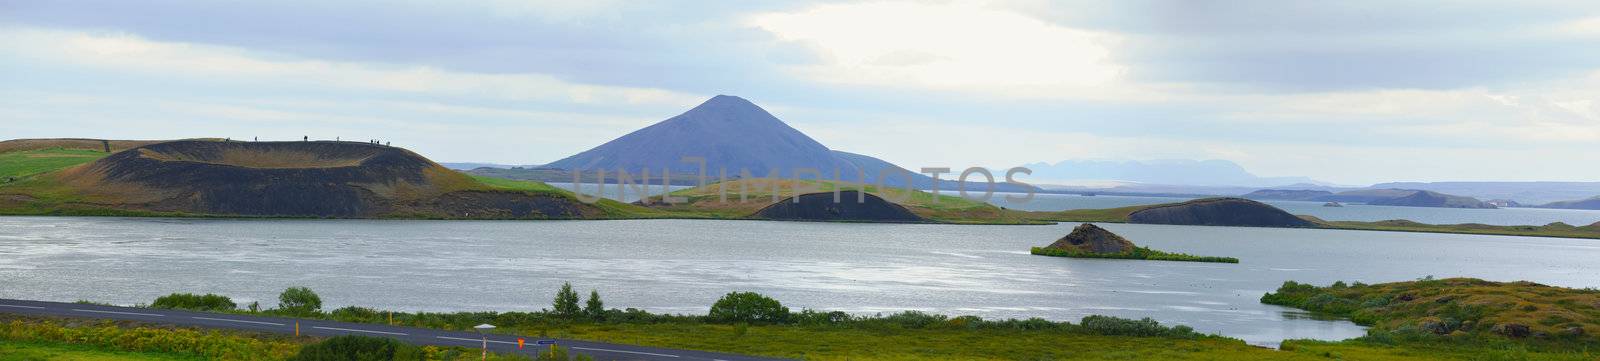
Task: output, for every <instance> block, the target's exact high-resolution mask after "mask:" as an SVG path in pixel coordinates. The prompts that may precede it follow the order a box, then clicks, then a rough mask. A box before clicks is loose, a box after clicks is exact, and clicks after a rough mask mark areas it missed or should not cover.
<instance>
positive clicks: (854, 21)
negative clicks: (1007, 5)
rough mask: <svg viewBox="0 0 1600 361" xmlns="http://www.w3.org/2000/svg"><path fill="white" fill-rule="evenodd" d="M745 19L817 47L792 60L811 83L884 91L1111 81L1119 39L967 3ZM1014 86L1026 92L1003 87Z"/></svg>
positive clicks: (842, 8) (824, 9)
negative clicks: (815, 58)
mask: <svg viewBox="0 0 1600 361" xmlns="http://www.w3.org/2000/svg"><path fill="white" fill-rule="evenodd" d="M747 22H748V23H749V24H750V25H752V26H755V27H757V28H760V29H763V30H766V31H768V32H771V33H772V34H773V35H775V36H776V37H777V38H778V39H780V40H782V41H787V42H797V43H803V44H806V45H808V46H810V47H811V48H812V49H815V50H816V51H818V52H820V53H821V54H819V55H820V56H821V57H822V59H821V61H820V62H819V63H816V64H805V65H796V66H791V67H790V70H791V71H792V72H793V74H795V75H797V76H800V77H803V78H806V79H811V80H815V81H821V82H827V83H838V84H852V85H871V86H883V87H889V88H917V87H928V88H935V89H942V90H963V91H965V90H977V91H990V92H996V91H1005V92H1006V93H1008V94H1020V95H1024V96H1026V94H1040V95H1043V94H1048V93H1041V92H1048V91H1073V92H1081V91H1082V90H1083V89H1086V88H1093V87H1098V86H1104V85H1108V84H1110V83H1112V82H1115V81H1116V80H1117V79H1118V77H1119V76H1120V75H1121V74H1122V73H1123V72H1124V71H1125V68H1124V67H1123V66H1122V65H1120V64H1117V63H1115V62H1114V61H1113V60H1112V56H1111V55H1112V54H1111V52H1112V50H1111V49H1112V45H1113V44H1114V43H1116V42H1117V37H1116V36H1114V35H1111V34H1104V33H1096V32H1091V31H1084V30H1078V29H1072V28H1068V27H1062V26H1057V25H1053V24H1050V23H1046V22H1044V21H1040V20H1038V19H1035V18H1031V17H1028V16H1026V15H1023V14H1019V13H1014V12H1009V11H1003V10H998V9H991V8H986V7H983V6H980V5H978V4H976V3H970V2H953V3H911V2H871V3H849V4H826V5H816V6H811V7H806V8H804V9H801V10H798V11H792V12H766V13H759V14H756V15H753V16H751V17H749V18H748V20H747ZM1016 87H1023V88H1027V89H1031V90H1032V91H1030V92H1013V91H1008V90H1010V89H1014V88H1016Z"/></svg>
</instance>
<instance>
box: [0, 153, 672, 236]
mask: <svg viewBox="0 0 1600 361" xmlns="http://www.w3.org/2000/svg"><path fill="white" fill-rule="evenodd" d="M66 143H71V142H66ZM94 143H96V144H98V141H95V142H94ZM0 144H4V145H6V146H7V147H5V148H4V149H10V150H11V151H6V152H0V171H3V173H0V214H10V215H89V216H269V217H305V216H314V217H357V218H368V217H373V218H439V219H456V218H470V219H485V218H489V219H502V218H518V219H523V218H581V219H615V218H644V217H662V216H663V215H661V213H662V212H660V211H658V210H651V209H648V208H644V207H637V206H632V205H627V204H621V203H618V202H613V201H601V202H599V203H597V204H593V205H589V204H584V203H581V202H579V201H578V199H577V198H576V197H575V196H573V195H572V194H571V193H570V192H567V191H565V190H560V189H556V188H554V187H551V186H549V185H546V184H543V183H538V182H521V181H509V180H501V179H494V178H480V177H472V176H468V175H466V174H462V173H460V172H456V171H453V170H449V169H446V168H443V167H440V166H438V165H437V164H435V163H433V162H431V161H429V160H427V159H426V158H423V157H421V156H420V155H416V154H414V153H411V152H409V151H406V150H404V149H400V148H392V147H384V146H380V145H371V144H366V143H357V142H260V143H257V142H222V141H178V142H167V143H157V144H149V145H144V146H140V147H139V148H136V149H134V150H130V151H123V152H118V153H113V154H111V155H107V154H105V153H103V152H97V151H93V150H83V149H72V148H64V147H60V145H62V144H65V143H63V141H58V140H38V141H32V140H24V141H8V142H0ZM112 144H114V145H115V144H130V142H113V143H112ZM69 145H70V144H69ZM38 146H52V147H49V148H40V149H32V148H36V147H38ZM259 199H265V200H266V201H260V200H259ZM324 210H326V212H328V213H323V212H324Z"/></svg>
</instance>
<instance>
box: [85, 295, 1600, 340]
mask: <svg viewBox="0 0 1600 361" xmlns="http://www.w3.org/2000/svg"><path fill="white" fill-rule="evenodd" d="M1427 282H1445V284H1449V282H1455V281H1454V280H1447V281H1427ZM1479 282H1481V281H1479ZM1285 287H1286V289H1284V290H1280V291H1279V292H1278V293H1275V294H1279V295H1282V296H1272V295H1269V296H1268V297H1264V298H1263V300H1264V302H1266V300H1267V299H1268V298H1273V297H1284V298H1282V299H1284V300H1290V301H1282V303H1274V304H1284V305H1288V306H1291V307H1301V308H1306V309H1308V310H1313V311H1318V312H1328V311H1329V310H1337V309H1339V308H1331V309H1330V308H1325V307H1326V305H1325V304H1323V303H1317V302H1306V301H1294V300H1300V299H1302V298H1304V299H1306V300H1310V299H1323V298H1327V297H1344V296H1317V295H1316V294H1312V295H1306V293H1308V291H1307V289H1306V287H1308V286H1305V285H1300V284H1297V283H1295V284H1292V286H1291V284H1286V285H1285ZM1360 287H1380V288H1393V287H1403V286H1397V284H1387V285H1376V286H1367V285H1361V286H1360ZM1355 288H1357V286H1342V287H1340V288H1339V289H1340V290H1346V289H1355ZM1316 289H1318V290H1322V289H1324V288H1316ZM1328 289H1331V288H1328ZM1397 289H1398V288H1397ZM1317 292H1322V291H1317ZM1338 292H1345V291H1338ZM1485 292H1486V293H1485V294H1492V293H1488V292H1487V291H1485ZM1530 292H1535V293H1537V292H1547V293H1548V292H1557V293H1561V292H1576V293H1574V295H1576V296H1571V295H1568V296H1552V297H1554V298H1550V299H1549V300H1547V301H1548V303H1549V304H1551V305H1560V304H1568V303H1572V304H1576V303H1573V302H1579V301H1582V300H1588V299H1587V298H1583V297H1589V296H1591V295H1592V293H1594V291H1584V290H1566V291H1551V290H1538V291H1530ZM1338 294H1343V293H1338ZM1423 294H1425V293H1423V292H1417V293H1415V296H1413V297H1419V298H1414V300H1420V299H1423V298H1420V297H1422V296H1421V295H1423ZM314 295H315V292H312V291H311V290H309V289H296V290H295V291H293V292H285V294H284V295H280V300H279V304H278V307H275V308H269V309H259V308H258V309H254V310H252V309H234V310H225V311H220V312H228V313H236V314H252V315H272V316H285V317H301V318H312V319H325V320H337V321H344V322H357V323H369V324H389V325H400V326H411V327H421V328H433V329H445V330H458V331H465V330H470V329H471V328H472V326H475V325H478V324H482V323H489V324H493V325H496V326H497V327H498V328H497V329H496V330H495V331H494V332H500V333H507V334H518V335H529V336H538V337H555V338H566V339H579V340H590V341H601V342H613V343H623V344H634V345H642V346H655V347H668V348H679V349H694V350H704V351H714V352H729V353H739V354H750V355H762V356H774V357H789V358H799V359H807V360H927V359H934V360H974V359H977V360H1045V359H1057V360H1070V359H1175V360H1219V359H1227V360H1326V359H1353V360H1459V359H1478V360H1593V359H1595V357H1596V356H1600V354H1597V353H1596V351H1589V350H1600V347H1595V346H1593V345H1592V344H1591V343H1583V342H1572V341H1562V340H1554V341H1549V342H1544V341H1539V342H1530V341H1531V340H1535V338H1527V339H1509V338H1506V337H1499V338H1491V337H1498V336H1494V335H1493V334H1488V335H1483V338H1478V337H1476V336H1474V337H1467V338H1462V337H1457V336H1424V335H1420V334H1417V333H1408V331H1405V329H1404V328H1403V327H1396V328H1393V329H1391V328H1387V327H1386V326H1383V325H1382V323H1381V322H1375V321H1371V322H1367V323H1365V324H1370V325H1373V326H1374V329H1373V331H1372V332H1371V334H1369V335H1368V336H1366V337H1362V338H1357V339H1352V340H1346V341H1337V342H1330V341H1312V340H1288V341H1285V342H1284V343H1283V345H1282V346H1281V350H1270V349H1264V348H1259V347H1254V346H1250V345H1247V344H1245V343H1244V342H1242V341H1239V340H1237V339H1232V338H1227V337H1222V336H1216V335H1205V334H1201V333H1198V332H1195V331H1194V330H1193V329H1190V328H1188V327H1185V326H1167V325H1162V324H1160V323H1158V322H1156V321H1154V320H1150V319H1142V320H1131V319H1123V318H1117V317H1108V316H1089V317H1085V318H1083V319H1082V320H1080V321H1079V322H1075V323H1074V322H1057V321H1049V320H1044V319H1038V318H1034V319H1026V320H1016V319H1008V320H985V319H982V318H978V317H971V316H960V317H950V316H944V315H937V314H928V313H923V312H916V311H906V312H900V313H894V314H889V315H870V316H863V315H852V314H848V313H844V312H828V311H817V310H799V311H794V310H790V309H789V308H787V307H785V306H783V305H782V304H781V303H780V302H779V301H778V300H775V299H772V298H770V297H766V296H763V295H760V294H757V293H750V292H732V293H729V294H727V295H725V296H724V297H722V298H720V299H718V300H716V301H715V302H713V303H712V305H711V307H710V311H709V312H708V313H707V314H704V315H678V314H657V313H651V312H646V311H643V310H638V309H631V308H629V309H615V308H606V307H605V303H604V301H602V300H601V298H600V293H599V292H598V291H595V290H590V291H589V292H587V295H584V294H583V293H580V292H578V291H577V290H576V289H574V288H573V287H572V286H571V285H570V284H564V285H563V286H562V287H561V288H560V289H559V290H557V291H556V292H555V296H554V297H553V298H544V297H549V296H544V297H535V299H538V298H543V299H544V300H546V301H545V302H549V303H548V304H549V305H550V308H548V309H545V310H541V311H535V312H453V313H430V312H417V313H411V312H391V311H381V310H377V309H372V308H365V307H356V306H351V307H342V308H337V309H333V310H322V309H321V307H320V306H321V299H320V297H316V298H313V297H312V296H314ZM546 295H548V294H546ZM1428 295H1429V296H1427V297H1428V298H1426V302H1427V303H1430V304H1433V303H1436V302H1437V299H1438V298H1437V297H1434V296H1435V295H1433V294H1428ZM211 296H212V298H216V297H223V296H215V295H211ZM199 297H202V298H205V297H206V295H202V296H199ZM1571 297H1578V298H1583V299H1582V300H1580V299H1572V300H1571V301H1570V302H1569V301H1562V300H1565V299H1569V298H1571ZM223 298H225V297H223ZM312 299H315V300H316V301H315V302H312V301H311V300H312ZM1274 299H1277V298H1274ZM1355 299H1361V298H1360V297H1357V298H1355ZM1463 300H1465V299H1463ZM229 302H231V301H229ZM1274 302H1278V301H1274ZM1269 303H1272V302H1269ZM208 304H222V303H221V302H209V303H208ZM1329 304H1345V303H1344V302H1338V301H1332V303H1329ZM1296 305H1298V306H1296ZM257 307H259V306H257ZM1541 307H1542V306H1541ZM1518 309H1520V308H1518ZM1584 310H1588V311H1583V312H1593V311H1592V309H1584ZM1503 311H1504V310H1501V309H1490V310H1489V311H1488V312H1489V313H1488V315H1489V316H1485V317H1486V318H1485V319H1492V318H1493V317H1499V316H1496V315H1497V313H1495V312H1503ZM1439 312H1445V311H1443V310H1442V309H1441V310H1440V311H1439ZM1329 313H1330V314H1331V315H1334V316H1344V317H1352V319H1358V318H1355V317H1354V315H1355V313H1353V312H1349V313H1337V312H1329ZM1359 319H1361V320H1365V318H1359ZM1442 319H1443V318H1441V320H1442ZM1358 322H1363V321H1358ZM1584 322H1590V323H1585V325H1592V321H1584ZM1402 323H1404V322H1402ZM1557 325H1561V324H1559V323H1558V324H1557ZM1491 328H1492V327H1491ZM341 342H348V343H353V344H356V343H358V344H386V343H384V342H381V341H372V340H362V341H341ZM1586 342H1587V341H1586ZM400 346H405V345H400ZM328 347H333V346H328ZM341 347H342V346H341ZM385 347H387V346H385ZM405 347H408V346H405ZM405 347H398V348H395V349H394V350H395V351H393V352H396V353H397V354H406V355H410V354H412V353H413V352H414V351H409V349H405ZM422 349H423V354H424V355H425V358H423V359H427V360H434V359H451V358H444V357H445V356H440V355H454V356H450V357H459V354H451V353H449V351H448V350H435V351H428V350H427V349H428V348H425V347H424V348H422ZM114 350H115V349H114ZM318 352H322V351H318ZM385 352H387V351H385ZM430 352H431V353H430ZM428 355H432V356H428ZM471 356H476V354H475V353H472V354H471ZM547 357H548V356H547ZM552 359H554V358H552Z"/></svg>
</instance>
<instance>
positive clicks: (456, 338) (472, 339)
mask: <svg viewBox="0 0 1600 361" xmlns="http://www.w3.org/2000/svg"><path fill="white" fill-rule="evenodd" d="M433 338H439V339H446V340H456V341H471V342H480V343H481V342H483V339H481V338H461V337H449V336H433ZM489 342H493V343H503V344H508V345H515V344H517V343H516V342H511V341H497V340H489Z"/></svg>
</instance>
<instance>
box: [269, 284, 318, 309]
mask: <svg viewBox="0 0 1600 361" xmlns="http://www.w3.org/2000/svg"><path fill="white" fill-rule="evenodd" d="M278 309H279V310H281V311H283V312H288V313H290V314H294V315H310V314H316V313H319V312H322V297H318V296H317V293H316V292H312V291H311V289H310V288H305V287H289V288H288V289H285V290H283V293H280V294H278Z"/></svg>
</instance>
